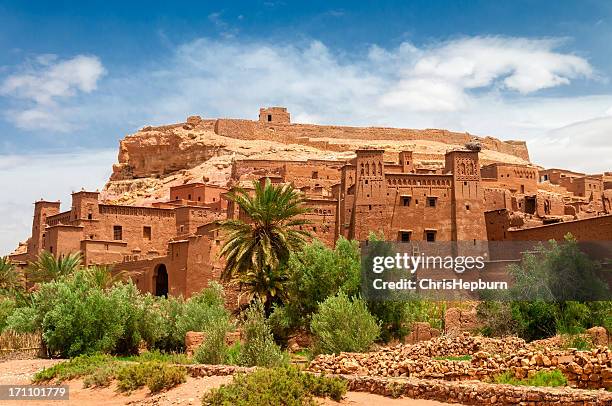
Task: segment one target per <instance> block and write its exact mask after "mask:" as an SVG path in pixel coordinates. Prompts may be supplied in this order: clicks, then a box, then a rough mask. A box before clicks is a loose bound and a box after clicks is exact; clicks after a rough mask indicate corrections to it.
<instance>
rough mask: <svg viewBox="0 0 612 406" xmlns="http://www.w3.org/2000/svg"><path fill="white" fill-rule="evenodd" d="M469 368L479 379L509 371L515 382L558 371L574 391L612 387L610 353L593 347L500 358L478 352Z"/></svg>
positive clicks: (526, 352)
mask: <svg viewBox="0 0 612 406" xmlns="http://www.w3.org/2000/svg"><path fill="white" fill-rule="evenodd" d="M472 366H473V367H474V368H475V369H477V370H478V374H479V375H480V376H483V377H486V376H493V375H496V374H498V373H500V372H504V371H511V372H512V373H513V374H514V376H515V377H516V378H518V379H524V378H527V377H529V376H531V375H533V374H535V373H536V372H537V371H540V370H550V371H552V370H555V369H558V370H560V371H561V372H562V373H563V374H564V375H565V376H566V377H567V379H568V381H569V385H570V386H573V387H578V388H591V389H595V388H612V351H610V349H608V348H607V347H597V348H596V349H594V350H591V351H577V350H575V349H573V350H564V351H561V350H548V349H545V350H543V351H530V350H528V349H523V350H520V351H518V352H517V353H516V354H515V355H511V356H506V357H501V356H498V355H493V356H492V355H489V354H488V353H486V352H484V351H481V352H478V353H476V354H474V359H473V360H472Z"/></svg>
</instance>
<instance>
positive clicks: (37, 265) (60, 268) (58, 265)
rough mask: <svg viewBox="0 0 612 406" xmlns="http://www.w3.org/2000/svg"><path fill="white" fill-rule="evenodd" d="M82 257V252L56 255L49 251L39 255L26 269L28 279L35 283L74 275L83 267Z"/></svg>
mask: <svg viewBox="0 0 612 406" xmlns="http://www.w3.org/2000/svg"><path fill="white" fill-rule="evenodd" d="M81 264H82V257H81V253H80V252H73V253H70V254H68V255H61V256H59V257H57V258H56V257H55V256H54V255H53V254H51V253H50V252H48V251H43V252H41V253H40V254H39V255H38V258H37V259H36V261H34V262H31V263H30V264H29V265H28V269H27V271H26V273H27V275H28V280H29V281H31V282H34V283H43V282H51V281H55V280H57V279H59V278H61V277H63V276H67V275H72V274H73V273H74V272H76V271H77V270H78V269H80V268H81Z"/></svg>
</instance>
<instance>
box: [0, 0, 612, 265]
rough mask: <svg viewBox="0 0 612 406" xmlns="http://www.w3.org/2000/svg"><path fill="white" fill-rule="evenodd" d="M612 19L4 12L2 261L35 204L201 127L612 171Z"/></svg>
mask: <svg viewBox="0 0 612 406" xmlns="http://www.w3.org/2000/svg"><path fill="white" fill-rule="evenodd" d="M611 19H612V2H609V1H575V2H570V1H556V2H554V4H553V3H552V2H545V1H539V2H535V1H507V2H501V1H439V2H436V1H411V2H406V1H402V2H400V1H396V2H393V1H377V2H354V1H351V2H349V1H336V2H334V1H308V2H289V1H275V0H270V1H263V2H256V1H253V2H239V1H235V2H204V1H197V2H195V1H194V2H168V1H147V2H145V1H138V2H135V1H134V2H113V1H88V2H70V1H54V2H42V1H41V2H33V1H30V2H23V1H3V2H2V3H1V4H0V187H2V190H3V191H5V193H4V196H3V197H0V215H1V216H3V218H4V219H5V220H6V221H5V224H4V225H2V226H0V236H6V237H0V253H2V252H3V251H7V250H9V249H10V248H11V247H9V245H11V244H12V245H14V242H15V241H16V240H17V239H19V238H23V237H24V236H26V235H27V232H28V228H29V222H30V218H31V213H30V211H31V205H30V203H31V202H32V201H33V200H34V199H36V198H39V197H43V196H44V197H45V198H48V199H60V198H61V199H63V200H66V198H67V194H68V193H69V192H70V191H71V190H73V189H80V188H81V187H87V188H96V187H101V186H102V185H103V184H104V181H105V180H106V179H107V177H108V175H109V173H110V170H111V165H112V163H113V162H114V161H115V160H116V152H117V145H118V141H119V140H120V139H121V138H123V137H124V136H125V135H126V134H129V133H132V132H134V131H136V130H137V129H138V128H140V127H142V126H144V125H149V124H162V123H169V122H178V121H182V120H184V119H185V117H187V116H188V115H191V114H199V115H202V116H204V117H217V116H226V117H244V118H255V117H256V115H257V111H258V108H259V107H260V106H263V105H284V106H287V107H288V108H289V110H290V111H291V113H292V117H293V119H294V121H301V122H315V123H341V124H352V125H383V126H398V127H410V128H432V127H434V128H448V129H452V130H457V131H469V132H471V133H474V134H479V135H492V136H496V137H499V138H502V139H524V140H527V142H528V145H529V147H530V152H531V156H532V160H533V161H534V162H535V163H537V164H541V165H543V166H548V167H550V166H556V167H569V168H572V169H576V170H582V171H588V172H601V171H603V170H611V169H612V145H611V143H610V142H609V138H608V137H609V135H610V134H612V83H611V82H610V78H611V77H612V52H610V40H612V24H611V22H612V21H611ZM2 238H5V239H6V240H1V239H2ZM9 240H10V242H9Z"/></svg>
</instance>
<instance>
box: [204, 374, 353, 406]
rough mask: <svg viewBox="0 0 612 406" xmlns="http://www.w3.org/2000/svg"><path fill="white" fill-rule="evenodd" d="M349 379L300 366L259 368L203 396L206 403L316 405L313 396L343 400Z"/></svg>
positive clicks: (238, 376) (235, 377) (273, 405)
mask: <svg viewBox="0 0 612 406" xmlns="http://www.w3.org/2000/svg"><path fill="white" fill-rule="evenodd" d="M346 388H347V384H346V381H344V380H341V379H338V378H328V377H326V376H323V375H321V376H316V375H313V374H307V373H304V372H300V370H299V369H298V368H296V367H292V366H289V367H283V368H274V369H263V370H257V371H255V372H253V373H251V374H248V375H245V374H238V375H236V376H234V380H233V382H232V383H230V384H228V385H222V386H221V387H220V388H218V389H212V390H211V391H210V392H208V393H206V394H205V395H204V397H203V399H202V404H203V405H211V406H216V405H238V406H242V405H244V406H247V405H249V406H250V405H262V406H265V405H270V406H275V405H287V406H294V405H295V406H298V405H300V406H301V405H316V404H317V402H315V400H314V399H313V397H314V396H317V397H330V398H331V399H333V400H336V401H340V400H341V399H342V397H343V396H344V394H345V393H346Z"/></svg>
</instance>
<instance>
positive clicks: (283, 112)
mask: <svg viewBox="0 0 612 406" xmlns="http://www.w3.org/2000/svg"><path fill="white" fill-rule="evenodd" d="M259 122H260V123H263V124H290V123H291V117H290V115H289V112H288V111H287V108H286V107H262V108H260V109H259Z"/></svg>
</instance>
